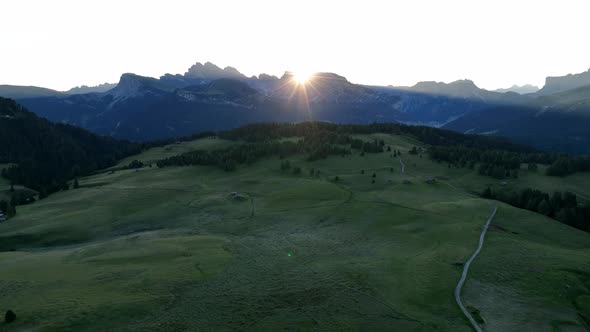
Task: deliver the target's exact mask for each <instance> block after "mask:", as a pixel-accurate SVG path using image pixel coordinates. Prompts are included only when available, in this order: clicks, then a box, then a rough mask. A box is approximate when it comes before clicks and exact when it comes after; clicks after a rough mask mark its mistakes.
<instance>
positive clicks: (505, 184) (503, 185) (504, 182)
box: [500, 181, 508, 187]
mask: <svg viewBox="0 0 590 332" xmlns="http://www.w3.org/2000/svg"><path fill="white" fill-rule="evenodd" d="M500 185H501V186H502V187H506V186H507V185H508V182H506V181H502V182H500Z"/></svg>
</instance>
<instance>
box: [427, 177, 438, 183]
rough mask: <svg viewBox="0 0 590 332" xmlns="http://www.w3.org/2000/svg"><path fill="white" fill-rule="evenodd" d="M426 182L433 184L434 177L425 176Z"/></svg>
mask: <svg viewBox="0 0 590 332" xmlns="http://www.w3.org/2000/svg"><path fill="white" fill-rule="evenodd" d="M426 183H428V184H435V183H436V179H435V178H433V177H432V176H429V177H427V178H426Z"/></svg>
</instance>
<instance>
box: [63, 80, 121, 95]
mask: <svg viewBox="0 0 590 332" xmlns="http://www.w3.org/2000/svg"><path fill="white" fill-rule="evenodd" d="M116 86H117V84H116V83H103V84H99V85H96V86H87V85H81V86H77V87H74V88H71V89H70V90H68V91H66V92H65V93H66V94H69V95H79V94H83V93H92V92H106V91H109V90H110V89H112V88H114V87H116Z"/></svg>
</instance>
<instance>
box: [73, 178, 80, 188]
mask: <svg viewBox="0 0 590 332" xmlns="http://www.w3.org/2000/svg"><path fill="white" fill-rule="evenodd" d="M78 188H80V183H79V182H78V178H75V179H74V189H78Z"/></svg>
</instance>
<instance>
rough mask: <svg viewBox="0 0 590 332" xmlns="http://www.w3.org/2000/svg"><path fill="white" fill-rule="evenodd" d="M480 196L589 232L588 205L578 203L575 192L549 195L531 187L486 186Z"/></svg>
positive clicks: (589, 208) (589, 209) (589, 215)
mask: <svg viewBox="0 0 590 332" xmlns="http://www.w3.org/2000/svg"><path fill="white" fill-rule="evenodd" d="M481 196H482V197H484V198H488V199H495V200H498V201H501V202H504V203H507V204H510V205H512V206H515V207H518V208H521V209H525V210H529V211H533V212H537V213H540V214H543V215H546V216H547V217H550V218H553V219H555V220H558V221H559V222H562V223H564V224H566V225H569V226H572V227H575V228H577V229H580V230H583V231H586V232H590V206H581V205H580V204H578V199H577V196H576V194H574V193H571V192H554V193H553V194H551V195H550V194H548V193H546V192H542V191H540V190H536V189H531V188H526V189H522V190H520V191H506V190H492V189H491V188H489V187H488V188H486V189H485V190H484V192H483V193H482V194H481Z"/></svg>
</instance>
